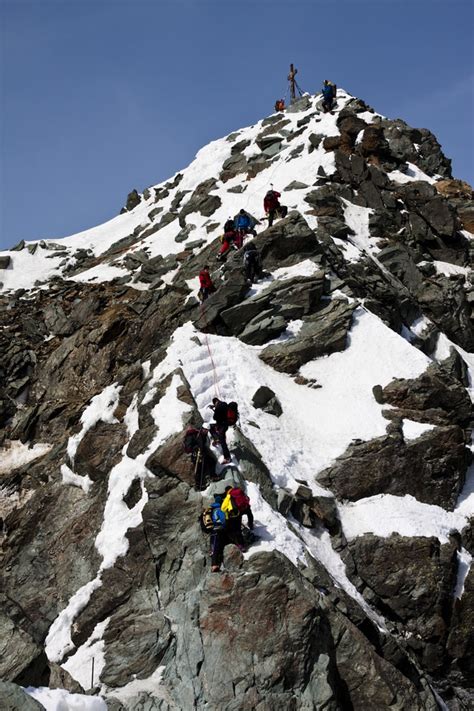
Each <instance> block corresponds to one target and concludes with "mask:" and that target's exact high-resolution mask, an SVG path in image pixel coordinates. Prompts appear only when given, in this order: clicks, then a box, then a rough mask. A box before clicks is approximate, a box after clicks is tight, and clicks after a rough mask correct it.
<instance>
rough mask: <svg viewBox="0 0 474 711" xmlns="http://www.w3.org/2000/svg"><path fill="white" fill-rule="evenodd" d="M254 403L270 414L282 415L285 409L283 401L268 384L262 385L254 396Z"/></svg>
mask: <svg viewBox="0 0 474 711" xmlns="http://www.w3.org/2000/svg"><path fill="white" fill-rule="evenodd" d="M252 405H253V406H254V407H256V408H257V409H259V410H263V411H264V412H268V413H269V414H270V415H275V417H280V415H281V414H282V412H283V410H282V407H281V403H280V401H279V399H278V398H277V396H276V395H275V393H274V392H273V390H272V389H271V388H268V387H267V386H266V385H261V386H260V387H259V388H258V390H256V391H255V393H254V395H253V397H252Z"/></svg>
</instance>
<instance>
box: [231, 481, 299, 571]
mask: <svg viewBox="0 0 474 711" xmlns="http://www.w3.org/2000/svg"><path fill="white" fill-rule="evenodd" d="M247 494H248V496H249V498H250V501H251V502H252V512H253V515H254V518H255V523H254V531H255V534H256V535H257V536H258V540H257V541H256V542H255V543H253V544H252V547H251V548H250V550H249V551H248V552H247V553H245V554H244V558H246V559H248V558H250V557H251V556H252V555H254V554H255V553H261V552H262V551H273V550H277V551H280V553H283V555H284V556H286V557H287V558H288V559H289V560H290V561H291V562H292V563H293V565H296V566H298V563H299V562H301V563H303V564H306V554H305V548H304V546H303V544H302V542H301V541H300V539H299V538H298V536H297V535H296V534H295V533H293V531H291V529H290V528H288V525H287V521H286V519H285V518H284V517H283V516H282V515H281V514H280V513H278V511H274V509H272V507H271V506H270V505H269V504H267V502H266V501H265V499H264V498H263V496H262V495H261V493H260V489H259V487H258V486H257V485H256V484H254V483H253V482H251V481H249V482H247Z"/></svg>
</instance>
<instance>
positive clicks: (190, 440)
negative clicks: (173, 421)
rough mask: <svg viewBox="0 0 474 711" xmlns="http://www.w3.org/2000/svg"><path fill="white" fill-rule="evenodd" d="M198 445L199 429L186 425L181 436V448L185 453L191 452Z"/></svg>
mask: <svg viewBox="0 0 474 711" xmlns="http://www.w3.org/2000/svg"><path fill="white" fill-rule="evenodd" d="M197 447H199V430H197V429H196V428H195V427H188V429H187V430H186V432H185V434H184V438H183V449H184V451H185V452H186V454H192V453H193V452H194V450H195V449H196V448H197Z"/></svg>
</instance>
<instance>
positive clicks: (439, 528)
mask: <svg viewBox="0 0 474 711" xmlns="http://www.w3.org/2000/svg"><path fill="white" fill-rule="evenodd" d="M338 510H339V516H340V519H341V523H342V529H343V531H344V535H345V537H346V538H347V540H348V541H352V540H354V539H355V538H357V537H358V536H363V535H364V534H365V533H373V534H374V535H375V536H381V537H383V538H387V537H388V536H391V535H392V534H393V533H398V534H400V536H408V537H411V538H417V537H420V536H426V537H430V536H434V537H436V538H438V540H439V541H440V542H441V543H448V541H449V535H450V533H451V532H452V531H461V530H462V529H463V528H464V526H466V525H467V523H468V518H467V516H464V515H463V514H462V513H461V512H459V511H458V510H455V511H445V510H444V509H443V508H441V506H435V505H432V504H423V503H421V502H420V501H417V499H415V498H414V497H413V496H410V495H409V494H407V495H406V496H393V495H392V494H378V495H377V496H370V497H368V498H366V499H360V500H359V501H355V502H353V503H350V504H339V505H338Z"/></svg>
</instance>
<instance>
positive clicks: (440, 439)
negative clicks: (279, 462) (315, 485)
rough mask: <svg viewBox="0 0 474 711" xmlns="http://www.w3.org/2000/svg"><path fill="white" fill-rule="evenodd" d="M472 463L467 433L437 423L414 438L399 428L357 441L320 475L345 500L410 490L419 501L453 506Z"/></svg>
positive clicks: (406, 492) (401, 493)
mask: <svg viewBox="0 0 474 711" xmlns="http://www.w3.org/2000/svg"><path fill="white" fill-rule="evenodd" d="M410 414H411V413H410ZM349 461H350V465H349V468H350V476H348V474H347V471H348V462H349ZM467 466H468V460H467V457H466V450H465V437H464V433H463V431H462V430H461V429H460V428H459V427H457V426H449V427H437V428H436V429H434V430H429V431H427V432H425V433H424V434H423V435H422V436H421V437H418V438H417V439H414V440H407V441H403V439H402V438H401V437H400V435H399V434H398V435H397V433H396V432H393V433H392V434H391V435H387V436H384V437H378V438H376V439H373V440H371V441H370V442H357V443H354V444H351V445H350V446H349V447H348V449H347V450H346V452H344V454H343V455H342V456H341V457H338V458H337V459H336V461H335V463H334V464H333V465H332V466H331V467H329V469H326V470H325V471H323V472H321V473H320V475H318V481H319V483H320V484H321V485H322V486H325V487H327V488H328V489H330V490H331V491H333V492H334V493H335V494H336V496H337V497H338V498H340V499H348V500H350V501H357V500H359V499H363V498H365V497H368V496H376V495H377V494H382V493H385V494H392V495H394V496H405V495H407V494H409V495H411V496H414V497H415V498H416V499H418V501H422V502H424V503H427V504H435V505H437V506H442V507H444V508H447V509H452V508H453V507H454V505H455V503H456V500H457V497H458V494H459V492H460V490H461V488H462V486H463V484H464V477H465V473H466V470H467ZM413 472H416V477H415V476H413Z"/></svg>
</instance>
